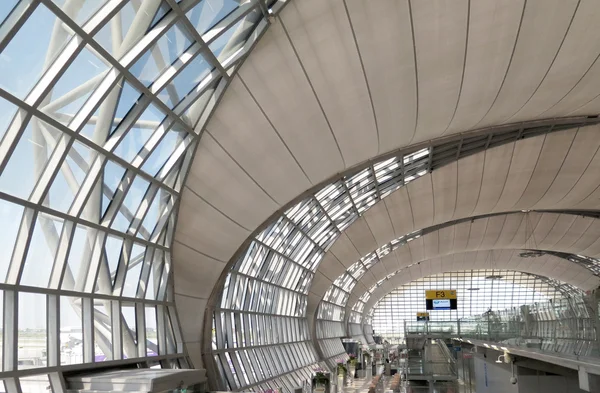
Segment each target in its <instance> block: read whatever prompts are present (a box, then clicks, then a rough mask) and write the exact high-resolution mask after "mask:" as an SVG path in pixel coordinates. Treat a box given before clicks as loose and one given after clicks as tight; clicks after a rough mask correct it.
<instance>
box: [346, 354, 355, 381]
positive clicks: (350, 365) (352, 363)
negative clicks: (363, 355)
mask: <svg viewBox="0 0 600 393" xmlns="http://www.w3.org/2000/svg"><path fill="white" fill-rule="evenodd" d="M355 372H356V356H354V355H350V356H349V359H348V375H350V378H354V373H355Z"/></svg>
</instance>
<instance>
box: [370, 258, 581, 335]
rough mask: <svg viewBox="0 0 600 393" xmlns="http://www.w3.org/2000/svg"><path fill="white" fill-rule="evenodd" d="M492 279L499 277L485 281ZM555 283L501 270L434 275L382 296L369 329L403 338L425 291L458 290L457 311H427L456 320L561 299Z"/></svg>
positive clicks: (434, 316) (421, 305)
mask: <svg viewBox="0 0 600 393" xmlns="http://www.w3.org/2000/svg"><path fill="white" fill-rule="evenodd" d="M494 276H496V277H499V278H497V279H489V278H488V277H494ZM500 277H501V278H500ZM554 284H555V283H554V282H548V280H547V279H545V278H544V277H539V276H535V275H531V274H526V273H520V272H515V271H504V270H464V271H456V272H447V273H441V274H435V275H432V276H428V277H424V278H421V279H418V280H415V281H412V282H410V283H409V284H405V285H402V286H401V287H399V288H398V289H396V290H394V291H392V292H390V293H389V294H387V295H386V296H385V297H383V298H382V299H381V300H380V301H379V302H377V304H376V305H375V306H374V307H373V309H372V310H373V311H372V326H373V329H374V330H375V334H377V335H382V336H383V337H385V338H388V339H391V340H394V341H397V340H398V339H400V338H401V337H403V336H404V321H409V322H411V321H415V320H416V313H417V312H425V311H426V310H425V291H426V290H428V289H455V290H456V291H457V297H458V309H457V310H437V311H429V314H430V320H431V321H456V320H458V319H461V318H465V317H469V316H471V315H477V314H482V313H484V312H486V311H488V310H490V309H491V310H503V309H506V308H511V307H518V306H520V305H523V304H534V303H538V302H545V301H548V300H550V299H561V298H564V297H565V294H564V293H563V292H562V291H561V290H560V289H559V288H557V287H556V286H555V285H554ZM579 292H580V291H579Z"/></svg>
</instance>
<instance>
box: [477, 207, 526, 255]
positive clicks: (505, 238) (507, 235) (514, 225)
mask: <svg viewBox="0 0 600 393" xmlns="http://www.w3.org/2000/svg"><path fill="white" fill-rule="evenodd" d="M524 219H525V215H523V214H509V215H507V216H506V219H505V220H504V221H503V222H502V227H501V228H500V234H499V235H498V236H496V231H495V230H494V228H493V227H492V226H490V225H489V224H488V227H487V229H488V231H489V232H488V231H486V234H485V236H486V237H487V241H484V243H490V242H491V241H493V239H494V238H496V239H497V240H496V242H495V243H494V244H493V246H492V248H502V247H506V246H508V245H509V244H511V243H512V242H513V240H515V235H516V234H517V232H518V230H519V228H520V227H521V224H522V223H523V221H524ZM520 241H521V243H522V242H524V241H525V236H524V235H523V236H521V239H520Z"/></svg>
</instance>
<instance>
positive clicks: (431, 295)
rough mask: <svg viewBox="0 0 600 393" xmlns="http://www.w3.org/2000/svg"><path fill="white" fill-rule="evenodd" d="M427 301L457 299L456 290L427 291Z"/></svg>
mask: <svg viewBox="0 0 600 393" xmlns="http://www.w3.org/2000/svg"><path fill="white" fill-rule="evenodd" d="M425 299H427V300H433V299H456V291H455V290H454V289H430V290H426V291H425Z"/></svg>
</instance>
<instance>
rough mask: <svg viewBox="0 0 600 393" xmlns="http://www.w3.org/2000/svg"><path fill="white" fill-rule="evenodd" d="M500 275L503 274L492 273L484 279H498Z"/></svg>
mask: <svg viewBox="0 0 600 393" xmlns="http://www.w3.org/2000/svg"><path fill="white" fill-rule="evenodd" d="M502 277H504V276H501V275H499V274H492V275H491V276H487V277H486V278H485V279H486V280H500V279H501V278H502Z"/></svg>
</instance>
